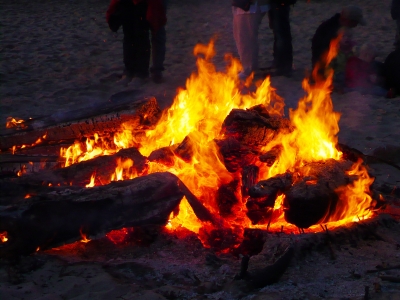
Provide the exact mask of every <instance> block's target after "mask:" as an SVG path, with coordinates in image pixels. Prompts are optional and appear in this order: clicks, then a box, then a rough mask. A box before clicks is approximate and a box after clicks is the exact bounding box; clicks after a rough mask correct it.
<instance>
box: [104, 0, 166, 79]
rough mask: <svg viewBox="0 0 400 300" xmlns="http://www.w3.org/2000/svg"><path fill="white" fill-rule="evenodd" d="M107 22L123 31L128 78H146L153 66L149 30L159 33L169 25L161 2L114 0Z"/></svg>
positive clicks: (152, 0)
mask: <svg viewBox="0 0 400 300" xmlns="http://www.w3.org/2000/svg"><path fill="white" fill-rule="evenodd" d="M106 19H107V23H108V25H109V27H110V29H111V30H112V31H114V32H116V31H117V30H118V29H119V27H120V26H122V30H123V32H124V40H123V58H124V65H125V71H124V75H125V77H128V78H132V77H138V78H140V79H146V78H148V76H149V64H150V50H151V46H150V38H149V33H150V30H151V31H152V34H154V33H155V32H157V31H158V30H159V29H160V28H162V27H163V26H164V25H165V23H166V15H165V8H164V6H163V4H162V1H161V0H112V1H111V3H110V5H109V7H108V10H107V13H106Z"/></svg>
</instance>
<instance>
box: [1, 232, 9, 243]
mask: <svg viewBox="0 0 400 300" xmlns="http://www.w3.org/2000/svg"><path fill="white" fill-rule="evenodd" d="M7 241H8V236H7V231H4V232H0V242H2V243H5V242H7Z"/></svg>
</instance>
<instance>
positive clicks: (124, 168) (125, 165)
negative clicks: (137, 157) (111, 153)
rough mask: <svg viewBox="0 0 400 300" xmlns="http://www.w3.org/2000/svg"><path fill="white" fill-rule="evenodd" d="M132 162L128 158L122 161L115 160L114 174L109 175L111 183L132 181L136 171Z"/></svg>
mask: <svg viewBox="0 0 400 300" xmlns="http://www.w3.org/2000/svg"><path fill="white" fill-rule="evenodd" d="M133 164H134V163H133V160H132V159H130V158H128V159H126V160H124V161H122V160H121V158H117V167H116V168H115V171H114V174H112V175H111V181H118V180H126V179H133V178H136V177H137V172H136V169H135V168H133Z"/></svg>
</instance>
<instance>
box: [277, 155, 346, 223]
mask: <svg viewBox="0 0 400 300" xmlns="http://www.w3.org/2000/svg"><path fill="white" fill-rule="evenodd" d="M350 166H351V162H349V161H344V162H339V161H336V160H333V159H330V160H326V161H323V162H314V163H310V164H307V165H305V166H303V167H302V168H300V169H299V170H298V173H299V174H305V175H306V176H303V177H302V178H300V179H297V180H296V181H295V183H294V184H293V186H291V187H290V189H289V190H288V191H286V192H285V195H286V197H285V200H284V207H285V208H286V210H285V219H286V221H287V222H289V223H292V224H294V225H296V226H298V227H299V228H308V227H310V226H312V225H315V224H318V223H324V222H326V221H328V220H329V217H330V216H331V214H332V213H333V212H334V211H335V209H336V205H337V203H338V201H339V197H338V195H337V194H336V192H335V190H336V189H337V188H339V187H340V186H345V185H347V184H348V183H349V182H350V181H351V178H350V177H349V176H348V175H346V173H345V171H346V170H347V169H348V168H349V167H350Z"/></svg>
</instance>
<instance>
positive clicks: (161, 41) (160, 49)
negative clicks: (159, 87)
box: [150, 0, 168, 83]
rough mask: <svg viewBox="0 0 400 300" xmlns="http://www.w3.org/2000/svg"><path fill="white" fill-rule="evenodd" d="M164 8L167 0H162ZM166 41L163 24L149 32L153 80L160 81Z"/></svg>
mask: <svg viewBox="0 0 400 300" xmlns="http://www.w3.org/2000/svg"><path fill="white" fill-rule="evenodd" d="M162 2H163V5H164V8H165V10H167V4H168V0H163V1H162ZM166 43H167V32H166V30H165V26H163V27H161V28H160V29H159V30H157V31H156V32H153V31H152V32H151V47H152V48H151V59H152V66H151V68H150V72H151V74H152V77H153V80H154V81H155V82H156V83H160V82H161V80H162V71H164V70H165V69H164V60H165V52H166Z"/></svg>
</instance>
